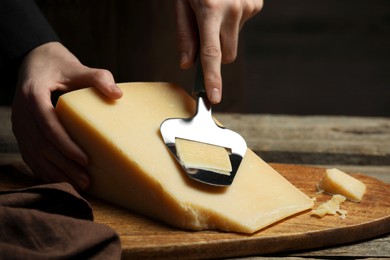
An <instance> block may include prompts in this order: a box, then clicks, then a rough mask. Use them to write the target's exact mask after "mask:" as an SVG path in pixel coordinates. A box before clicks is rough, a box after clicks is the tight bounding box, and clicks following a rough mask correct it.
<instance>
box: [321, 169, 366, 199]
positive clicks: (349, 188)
mask: <svg viewBox="0 0 390 260" xmlns="http://www.w3.org/2000/svg"><path fill="white" fill-rule="evenodd" d="M318 189H319V190H323V191H324V192H326V193H329V194H332V195H333V194H341V195H343V196H345V197H346V198H347V199H349V200H351V201H355V202H359V201H361V200H362V198H363V196H364V193H365V192H366V185H365V184H364V183H363V182H361V181H359V180H358V179H356V178H354V177H352V176H351V175H349V174H347V173H345V172H342V171H340V170H339V169H336V168H333V169H327V170H326V172H325V175H324V177H323V178H322V180H321V182H320V183H319V185H318Z"/></svg>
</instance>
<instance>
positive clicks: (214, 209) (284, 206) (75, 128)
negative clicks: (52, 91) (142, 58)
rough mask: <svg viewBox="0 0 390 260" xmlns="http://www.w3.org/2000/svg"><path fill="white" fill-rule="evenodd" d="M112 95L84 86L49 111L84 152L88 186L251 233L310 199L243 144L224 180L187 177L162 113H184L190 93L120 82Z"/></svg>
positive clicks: (182, 219)
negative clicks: (167, 139) (118, 92)
mask: <svg viewBox="0 0 390 260" xmlns="http://www.w3.org/2000/svg"><path fill="white" fill-rule="evenodd" d="M118 86H119V87H120V88H121V89H122V91H123V97H122V98H121V99H119V100H115V101H113V100H108V99H107V98H105V97H104V96H103V95H102V94H100V93H99V92H98V91H97V90H94V89H92V88H86V89H81V90H77V91H74V92H69V93H67V94H64V95H62V96H61V97H60V99H59V101H58V103H57V106H56V111H57V114H58V116H59V118H60V120H61V122H62V123H63V125H64V127H65V128H66V130H67V131H68V133H69V134H70V136H71V137H72V138H73V139H74V140H75V142H76V143H78V144H79V145H80V147H81V148H82V149H84V151H86V153H87V154H88V156H89V158H90V165H89V166H88V171H89V173H90V175H91V178H92V186H91V189H90V190H89V192H90V193H91V194H93V195H95V196H97V197H100V198H103V199H105V200H107V201H109V202H112V203H114V204H117V205H120V206H123V207H126V208H129V209H132V210H134V211H136V212H139V213H141V214H144V215H147V216H149V217H152V218H155V219H158V220H161V221H163V222H165V223H168V224H171V225H173V226H176V227H180V228H185V229H192V230H203V229H219V230H224V231H236V232H244V233H253V232H255V231H257V230H259V229H262V228H264V227H266V226H268V225H270V224H273V223H275V222H277V221H279V220H281V219H284V218H286V217H288V216H291V215H294V214H296V213H298V212H301V211H304V210H307V209H309V208H311V207H312V205H313V202H312V200H311V199H310V198H308V197H307V196H306V195H305V194H303V193H302V192H301V191H299V190H298V189H297V188H296V187H294V186H293V185H292V184H291V183H289V182H288V181H287V180H286V179H284V178H283V177H282V176H281V175H279V174H278V173H277V172H276V171H275V170H274V169H273V168H271V167H270V166H269V165H267V164H266V163H265V162H264V161H263V160H261V159H260V158H259V157H258V156H257V155H256V154H254V153H253V152H252V151H251V150H249V149H248V151H247V153H246V155H245V157H244V158H243V160H242V163H241V166H240V168H239V170H238V172H237V174H236V177H235V180H234V182H233V184H232V185H231V186H229V187H228V188H221V187H215V186H209V185H205V184H202V183H199V182H196V181H193V180H191V179H190V178H188V177H187V176H186V175H185V173H184V172H183V170H182V168H181V167H180V165H179V164H178V163H177V162H176V160H175V159H174V157H173V156H172V155H171V154H170V152H169V151H168V149H167V147H166V146H165V144H164V142H163V140H162V138H161V135H160V132H159V127H160V124H161V122H163V121H164V120H165V119H166V118H188V117H191V116H193V114H194V113H195V102H194V100H193V99H192V98H191V97H190V96H189V95H188V94H187V93H186V92H185V91H184V90H182V89H181V88H179V87H177V86H175V85H173V84H169V83H122V84H118Z"/></svg>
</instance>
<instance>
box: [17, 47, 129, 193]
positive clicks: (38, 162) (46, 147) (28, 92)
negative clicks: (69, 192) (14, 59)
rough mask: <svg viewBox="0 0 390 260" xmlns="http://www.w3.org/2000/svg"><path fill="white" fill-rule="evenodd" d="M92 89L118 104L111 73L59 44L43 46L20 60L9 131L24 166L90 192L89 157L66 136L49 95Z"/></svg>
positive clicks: (42, 176) (48, 177) (117, 92)
mask: <svg viewBox="0 0 390 260" xmlns="http://www.w3.org/2000/svg"><path fill="white" fill-rule="evenodd" d="M85 86H95V88H96V89H98V90H99V91H101V92H102V93H103V94H104V95H105V96H107V97H108V98H112V99H117V98H120V97H121V95H122V93H121V91H120V89H119V88H117V86H116V85H115V82H114V79H113V77H112V75H111V73H110V72H108V71H106V70H100V69H93V68H88V67H86V66H84V65H82V64H81V63H80V62H79V61H78V60H77V58H76V57H75V56H74V55H73V54H72V53H70V52H69V51H68V50H67V49H66V48H65V47H64V46H63V45H61V44H60V43H58V42H51V43H47V44H44V45H41V46H39V47H37V48H35V49H34V50H32V51H31V52H30V53H29V54H28V55H27V56H26V57H25V58H24V60H23V62H22V65H21V68H20V71H19V80H18V86H17V90H16V94H15V98H14V102H13V104H12V128H13V131H14V134H15V136H16V139H17V140H18V144H19V149H20V152H21V154H22V156H23V159H24V161H25V162H26V163H27V164H28V166H29V167H30V168H31V169H32V171H33V172H34V174H35V175H36V176H38V177H40V178H41V179H43V180H45V181H48V182H59V181H66V182H69V183H72V184H74V185H75V186H76V187H78V188H80V189H85V188H87V187H88V186H89V183H90V179H89V176H88V175H87V172H86V171H85V168H84V166H85V165H87V164H88V157H87V155H86V154H85V153H84V151H83V150H82V149H80V148H79V146H78V145H77V144H75V143H74V142H73V140H72V139H71V138H70V137H69V135H68V134H67V133H66V131H65V129H64V128H63V126H62V124H61V123H60V122H59V120H58V118H57V116H56V113H55V111H54V107H53V105H52V102H51V93H52V92H54V91H56V90H59V91H63V92H67V91H71V90H74V89H78V88H81V87H85Z"/></svg>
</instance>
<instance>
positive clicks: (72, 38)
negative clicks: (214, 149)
mask: <svg viewBox="0 0 390 260" xmlns="http://www.w3.org/2000/svg"><path fill="white" fill-rule="evenodd" d="M37 2H38V3H39V5H40V7H41V9H42V11H43V12H44V14H45V15H46V16H47V18H48V20H49V21H50V22H51V24H52V25H53V27H54V28H55V30H56V31H57V32H58V34H59V36H60V38H61V39H62V41H63V43H64V45H65V46H67V47H68V48H69V49H70V50H71V51H72V52H73V53H74V54H75V55H76V56H77V57H78V58H79V59H80V60H81V61H82V62H83V63H85V64H86V65H88V66H92V67H100V68H106V69H109V70H110V71H111V72H112V73H113V74H114V77H115V79H116V81H117V82H126V81H170V82H175V83H178V84H180V85H181V86H183V87H185V88H186V89H188V90H189V91H190V88H191V86H192V81H193V72H194V71H193V70H188V71H184V70H181V69H180V68H179V66H178V61H179V57H178V53H177V48H176V38H175V25H174V14H173V1H171V0H142V1H128V0H116V1H112V0H95V1H92V0H39V1H37ZM241 36H242V37H241V43H240V50H239V58H238V60H237V61H236V62H235V63H234V64H232V65H226V66H223V77H224V78H223V79H224V97H223V102H222V104H220V105H218V106H216V107H215V110H217V111H227V112H242V113H278V114H301V115H302V114H303V115H304V114H310V115H313V114H329V115H331V114H332V115H363V116H390V1H389V0H364V1H363V0H284V1H282V0H268V1H267V0H265V3H264V8H263V10H262V11H261V12H260V13H259V14H258V15H257V16H256V17H254V18H252V19H251V20H250V21H249V22H248V23H247V24H246V26H245V27H244V29H243V31H242V33H241Z"/></svg>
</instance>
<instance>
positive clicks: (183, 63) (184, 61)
mask: <svg viewBox="0 0 390 260" xmlns="http://www.w3.org/2000/svg"><path fill="white" fill-rule="evenodd" d="M188 59H189V58H188V53H187V52H182V53H181V57H180V66H181V67H182V68H187V66H188Z"/></svg>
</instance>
